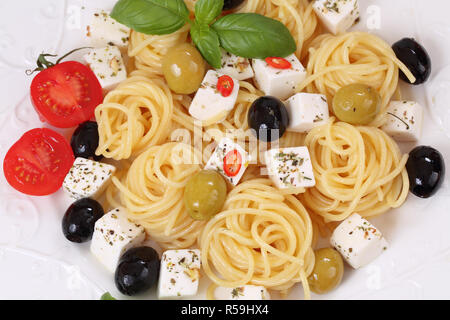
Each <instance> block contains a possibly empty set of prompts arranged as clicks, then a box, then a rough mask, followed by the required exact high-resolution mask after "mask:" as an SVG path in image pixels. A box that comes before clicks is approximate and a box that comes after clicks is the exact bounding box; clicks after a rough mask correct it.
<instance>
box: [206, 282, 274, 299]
mask: <svg viewBox="0 0 450 320" xmlns="http://www.w3.org/2000/svg"><path fill="white" fill-rule="evenodd" d="M214 296H215V298H216V300H270V293H269V291H267V289H266V288H264V287H262V286H253V285H245V286H242V287H237V288H225V287H217V288H216V290H215V291H214Z"/></svg>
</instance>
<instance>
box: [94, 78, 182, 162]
mask: <svg viewBox="0 0 450 320" xmlns="http://www.w3.org/2000/svg"><path fill="white" fill-rule="evenodd" d="M173 108H174V101H173V97H172V93H171V91H170V89H169V88H168V87H167V85H166V84H165V83H164V81H163V80H161V79H156V78H149V77H147V74H146V73H144V72H139V71H137V72H134V73H132V74H131V75H130V77H129V78H128V79H127V80H126V81H124V82H123V83H121V84H120V85H119V86H118V87H117V88H116V89H115V90H113V91H111V92H110V93H109V94H108V95H107V96H106V97H105V100H104V102H103V104H101V105H99V106H98V107H97V108H96V110H95V118H96V120H97V123H98V131H99V139H100V141H99V147H98V149H97V152H96V153H97V155H103V156H105V157H106V158H112V159H115V160H122V159H128V158H130V157H131V155H136V154H139V153H140V152H142V151H143V150H144V149H145V148H148V147H150V146H153V145H157V144H159V143H162V142H164V141H165V140H166V138H167V136H168V135H169V133H170V131H169V130H170V125H171V118H172V113H173Z"/></svg>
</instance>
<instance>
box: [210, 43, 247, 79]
mask: <svg viewBox="0 0 450 320" xmlns="http://www.w3.org/2000/svg"><path fill="white" fill-rule="evenodd" d="M217 72H220V73H223V74H226V75H229V76H230V77H232V78H234V79H236V80H239V81H242V80H247V79H250V78H253V75H254V73H253V69H252V66H251V65H250V61H249V60H248V59H246V58H242V57H238V56H236V55H234V54H232V53H229V52H226V51H225V50H222V68H220V69H217Z"/></svg>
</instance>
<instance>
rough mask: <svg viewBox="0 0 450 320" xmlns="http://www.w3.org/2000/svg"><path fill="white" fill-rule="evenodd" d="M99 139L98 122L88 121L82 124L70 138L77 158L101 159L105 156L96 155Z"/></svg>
mask: <svg viewBox="0 0 450 320" xmlns="http://www.w3.org/2000/svg"><path fill="white" fill-rule="evenodd" d="M98 140H99V137H98V125H97V122H93V121H86V122H84V123H82V124H80V125H79V126H78V128H77V130H75V132H74V133H73V135H72V139H71V140H70V145H71V147H72V150H73V154H74V155H75V158H78V157H81V158H86V159H93V160H95V161H99V160H101V159H102V158H103V156H97V155H95V150H97V148H98Z"/></svg>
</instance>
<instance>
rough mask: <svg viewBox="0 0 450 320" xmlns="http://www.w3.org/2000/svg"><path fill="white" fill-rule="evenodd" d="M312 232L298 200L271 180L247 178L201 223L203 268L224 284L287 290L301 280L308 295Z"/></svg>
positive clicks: (311, 263)
mask: <svg viewBox="0 0 450 320" xmlns="http://www.w3.org/2000/svg"><path fill="white" fill-rule="evenodd" d="M312 237H313V229H312V224H311V220H310V218H309V215H308V213H307V212H306V210H305V208H304V207H303V205H302V204H301V203H300V201H298V200H297V199H296V198H295V197H293V196H291V195H283V194H281V193H280V192H279V191H278V190H277V189H275V188H274V187H272V186H271V182H270V180H267V179H253V180H249V181H246V182H244V183H241V184H239V185H238V186H237V187H236V188H234V189H233V190H232V191H231V192H230V193H229V195H228V198H227V200H226V202H225V206H224V209H223V211H222V212H221V213H219V214H218V215H216V216H215V217H214V218H212V219H211V220H210V221H208V223H207V224H206V226H205V227H204V230H203V232H202V234H201V239H200V248H201V250H202V265H203V270H204V271H205V273H206V274H207V276H208V277H209V278H210V279H211V280H212V281H213V282H214V283H215V284H216V285H219V286H225V287H237V286H242V285H244V284H254V285H261V286H265V287H266V288H269V289H272V290H279V291H284V292H286V291H287V290H288V289H289V288H291V287H292V286H293V285H294V284H296V283H298V282H302V283H303V288H304V291H305V296H306V298H308V297H309V287H308V281H307V277H308V275H309V274H310V273H311V271H312V268H313V266H314V254H313V251H312V249H311V243H312Z"/></svg>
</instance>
